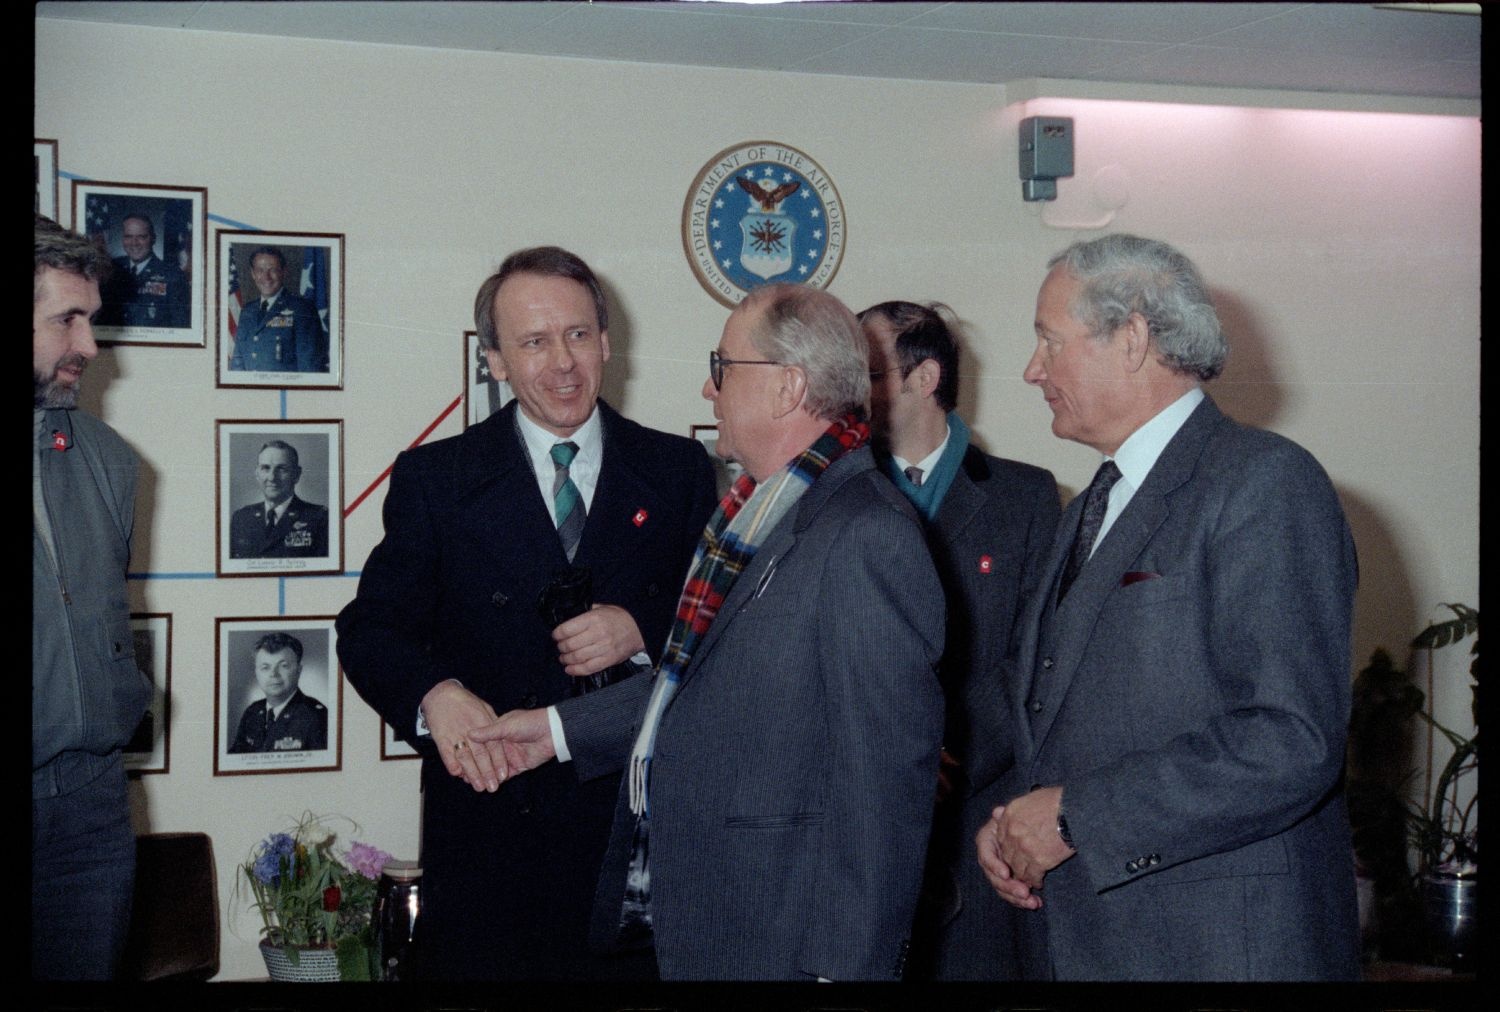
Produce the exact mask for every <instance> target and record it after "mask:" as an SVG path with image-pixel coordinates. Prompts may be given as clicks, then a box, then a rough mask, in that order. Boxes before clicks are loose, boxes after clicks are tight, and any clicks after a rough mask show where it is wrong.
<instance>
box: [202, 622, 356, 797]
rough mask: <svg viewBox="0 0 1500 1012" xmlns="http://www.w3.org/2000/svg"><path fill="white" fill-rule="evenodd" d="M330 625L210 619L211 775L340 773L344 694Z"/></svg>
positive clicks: (332, 627)
mask: <svg viewBox="0 0 1500 1012" xmlns="http://www.w3.org/2000/svg"><path fill="white" fill-rule="evenodd" d="M334 619H335V616H333V615H297V616H291V615H272V616H267V617H264V618H220V619H215V620H214V621H215V636H214V670H215V678H214V776H216V777H217V776H234V775H237V774H243V773H307V772H312V771H322V770H337V769H339V768H340V766H341V764H342V759H343V726H342V725H343V699H344V696H343V679H342V678H341V677H340V674H339V666H338V653H337V651H336V649H335V632H334Z"/></svg>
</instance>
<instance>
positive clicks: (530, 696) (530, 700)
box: [521, 692, 536, 710]
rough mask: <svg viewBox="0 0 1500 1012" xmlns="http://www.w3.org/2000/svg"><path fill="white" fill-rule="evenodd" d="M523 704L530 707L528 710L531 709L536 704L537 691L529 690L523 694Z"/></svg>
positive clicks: (527, 707)
mask: <svg viewBox="0 0 1500 1012" xmlns="http://www.w3.org/2000/svg"><path fill="white" fill-rule="evenodd" d="M521 705H522V706H523V707H525V708H526V709H528V710H530V709H531V708H532V707H534V706H536V693H535V692H528V693H526V695H524V696H522V697H521Z"/></svg>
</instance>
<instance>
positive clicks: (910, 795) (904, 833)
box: [472, 285, 943, 981]
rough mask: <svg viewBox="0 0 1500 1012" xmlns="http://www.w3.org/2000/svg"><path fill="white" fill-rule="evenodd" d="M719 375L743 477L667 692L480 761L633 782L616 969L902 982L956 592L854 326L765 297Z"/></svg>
mask: <svg viewBox="0 0 1500 1012" xmlns="http://www.w3.org/2000/svg"><path fill="white" fill-rule="evenodd" d="M709 363H710V376H709V379H708V381H707V382H706V383H705V384H704V387H703V396H704V397H705V398H707V399H708V400H709V401H711V402H712V403H713V406H714V416H715V417H716V418H717V419H718V422H719V439H718V452H719V453H720V454H721V455H723V456H726V457H728V458H732V459H734V460H737V461H739V462H740V463H741V464H743V465H744V467H745V474H743V475H742V476H741V477H740V478H739V479H738V480H736V482H735V483H734V485H733V487H732V488H731V490H730V493H729V495H728V496H726V497H725V499H724V501H723V502H722V503H721V504H720V507H719V510H718V512H716V513H715V514H714V516H713V518H712V519H711V520H710V521H709V524H708V529H707V530H706V531H705V532H704V534H703V540H702V541H701V543H700V544H699V546H698V551H697V554H696V556H695V557H694V561H693V567H692V570H691V571H690V573H689V576H688V581H687V584H686V586H685V587H684V589H683V594H682V597H681V600H680V601H679V603H678V606H677V621H676V622H675V623H674V625H673V629H672V633H671V634H670V637H669V639H668V642H667V648H666V652H665V657H664V658H663V660H662V661H661V663H660V664H659V665H658V666H657V670H656V673H655V675H654V678H652V679H651V680H649V681H648V680H646V679H640V678H635V679H630V680H627V681H625V682H623V683H621V684H619V685H615V686H611V687H609V688H607V689H605V690H603V691H601V692H597V693H593V694H591V695H588V696H583V697H581V698H578V699H573V700H566V701H563V702H561V703H559V704H557V705H556V706H555V707H551V708H549V709H547V710H539V709H538V710H521V711H513V712H511V713H508V714H506V715H505V716H504V717H502V718H500V719H499V720H498V721H496V723H495V724H494V726H493V727H491V728H489V729H484V730H480V731H476V732H473V735H472V736H473V737H474V738H476V739H482V740H485V741H490V742H495V743H498V744H500V745H501V746H502V748H503V753H504V758H505V762H506V768H507V773H508V774H511V775H514V774H516V773H519V772H520V771H522V770H527V769H532V768H537V769H536V772H533V773H530V774H528V775H527V776H528V777H530V776H537V775H539V774H542V773H545V772H546V771H548V770H552V769H557V768H559V764H557V763H551V762H549V760H551V759H552V758H554V757H557V758H558V759H566V760H567V764H566V765H564V766H562V767H561V768H567V767H568V766H571V767H572V768H573V769H574V770H576V771H577V775H578V776H579V777H580V778H581V779H584V780H590V779H592V778H595V777H600V776H602V775H606V774H611V773H613V772H615V771H618V770H620V769H622V768H625V769H627V770H628V777H627V779H626V783H625V784H624V785H623V786H622V788H621V791H620V795H619V801H618V804H617V806H616V809H615V812H616V814H615V825H614V831H613V834H612V836H611V838H610V845H609V850H608V852H607V854H606V858H605V862H604V869H603V872H602V873H601V875H600V879H599V892H598V901H597V903H596V905H595V908H594V924H593V934H592V938H593V941H594V942H595V944H597V945H601V946H613V947H627V948H639V949H642V950H648V951H653V952H654V955H655V959H656V962H657V964H658V966H659V967H660V973H661V976H662V977H663V979H669V980H709V979H712V980H803V981H813V980H817V979H824V980H898V979H900V978H901V976H902V972H903V968H904V963H905V959H906V952H907V948H908V938H909V934H910V930H911V922H912V915H913V913H914V911H915V909H916V901H917V893H918V890H919V888H920V884H921V877H922V861H923V855H924V853H925V851H926V848H927V833H928V827H929V825H930V821H931V817H932V802H933V792H934V790H935V787H936V783H937V772H938V749H939V745H940V739H941V735H942V719H943V718H942V705H943V704H942V692H941V689H940V688H939V686H938V681H937V677H936V674H935V671H934V667H935V665H936V663H937V660H938V656H939V654H940V653H941V652H942V645H943V596H942V586H941V584H940V583H939V582H938V578H937V574H936V572H935V571H934V569H933V565H932V560H931V558H930V556H929V555H928V552H927V547H926V544H925V541H924V538H923V534H922V528H921V522H920V520H919V518H918V517H917V515H916V514H915V512H914V511H913V510H912V508H911V504H910V503H908V502H907V501H906V500H905V499H904V498H903V497H902V496H900V495H899V494H898V493H897V492H896V490H895V489H894V488H893V487H892V486H891V484H890V482H888V481H886V480H885V478H884V477H883V476H882V475H881V474H880V472H879V470H878V469H877V468H876V465H875V459H874V457H873V456H872V455H871V452H870V450H869V447H868V446H866V445H865V444H866V441H867V439H868V435H869V429H868V426H867V424H866V422H865V413H866V404H867V402H868V399H869V383H870V379H869V361H868V357H867V351H866V345H865V339H864V335H863V333H862V332H861V331H860V328H859V322H858V321H857V320H856V319H855V318H854V315H853V314H852V313H850V312H849V310H848V309H847V308H845V307H844V305H843V304H842V303H840V302H839V301H838V300H837V299H835V298H834V297H832V296H831V295H828V294H826V293H824V292H820V291H817V290H816V289H811V288H806V287H801V286H797V285H769V286H766V287H763V288H759V289H756V290H755V291H753V292H752V293H751V294H750V295H749V296H748V297H747V298H746V299H745V301H744V302H743V303H741V304H740V306H739V307H738V308H737V309H735V311H734V312H733V313H731V314H730V317H729V320H728V322H727V323H726V324H725V326H724V333H723V336H722V337H721V339H720V341H719V346H718V348H717V349H716V350H715V351H714V352H712V353H711V354H710V356H709ZM520 779H521V780H522V781H524V780H525V779H526V777H522V778H520Z"/></svg>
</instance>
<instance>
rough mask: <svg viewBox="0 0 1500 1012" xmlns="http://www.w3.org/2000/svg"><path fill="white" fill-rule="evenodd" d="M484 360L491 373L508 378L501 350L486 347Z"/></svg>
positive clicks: (501, 379) (497, 376) (503, 379)
mask: <svg viewBox="0 0 1500 1012" xmlns="http://www.w3.org/2000/svg"><path fill="white" fill-rule="evenodd" d="M606 347H607V345H606ZM484 360H485V361H486V362H488V363H489V365H490V375H491V376H493V377H495V378H496V379H497V380H499V381H500V382H502V383H504V382H505V380H506V375H505V360H504V359H502V358H501V357H500V352H498V351H496V350H495V349H494V348H486V349H484Z"/></svg>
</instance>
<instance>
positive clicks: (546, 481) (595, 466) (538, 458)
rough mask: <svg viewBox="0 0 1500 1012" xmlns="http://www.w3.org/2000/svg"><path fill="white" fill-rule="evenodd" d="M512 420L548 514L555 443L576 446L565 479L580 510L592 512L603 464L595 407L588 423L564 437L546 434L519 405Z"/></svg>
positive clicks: (549, 511)
mask: <svg viewBox="0 0 1500 1012" xmlns="http://www.w3.org/2000/svg"><path fill="white" fill-rule="evenodd" d="M516 420H517V422H518V424H519V427H520V429H521V440H522V442H524V443H525V444H526V455H527V457H529V458H530V460H531V470H532V472H533V473H534V474H535V475H536V480H537V487H538V488H539V489H541V493H542V501H543V502H544V503H546V504H547V512H548V514H552V511H553V505H552V477H553V475H554V474H556V473H557V469H556V468H555V467H554V466H553V463H552V447H553V446H555V445H556V444H558V443H569V442H571V443H576V444H577V445H578V453H577V454H576V455H575V456H574V457H573V463H571V464H569V465H568V477H569V478H571V479H572V480H573V484H574V485H575V486H577V488H578V495H579V496H580V497H581V498H582V499H583V508H584V509H585V510H588V509H592V508H593V505H594V489H595V488H597V487H598V485H599V468H600V465H602V464H603V462H604V426H603V425H602V424H601V423H600V421H599V406H598V405H597V404H596V405H594V410H593V413H592V414H590V415H589V418H588V421H586V422H584V423H583V424H582V425H580V426H579V427H578V428H577V429H576V430H575V431H574V433H573V434H572V435H571V436H568V437H566V438H563V437H560V436H558V435H557V434H555V433H552V432H548V431H547V430H546V429H544V428H542V427H541V426H540V425H538V424H537V423H536V422H534V421H532V420H531V419H530V418H529V417H528V416H527V414H526V412H525V411H522V410H521V406H520V405H519V404H517V405H516ZM552 521H553V523H556V522H557V517H556V516H555V515H553V516H552Z"/></svg>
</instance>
